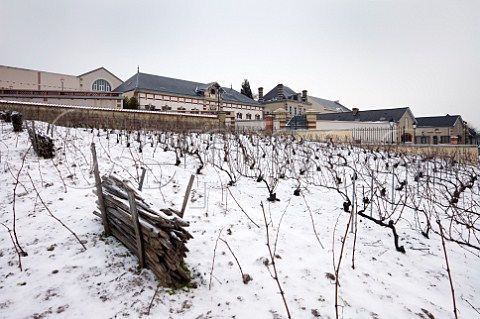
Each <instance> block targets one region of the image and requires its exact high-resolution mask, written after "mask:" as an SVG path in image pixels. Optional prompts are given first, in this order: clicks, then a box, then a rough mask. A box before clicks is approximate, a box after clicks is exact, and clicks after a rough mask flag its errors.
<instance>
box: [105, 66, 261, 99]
mask: <svg viewBox="0 0 480 319" xmlns="http://www.w3.org/2000/svg"><path fill="white" fill-rule="evenodd" d="M212 85H218V83H217V82H211V83H208V84H207V83H200V82H193V81H186V80H180V79H174V78H169V77H165V76H160V75H153V74H147V73H140V72H138V73H136V74H135V75H134V76H132V77H131V78H129V79H128V80H126V81H125V82H124V83H122V84H121V85H120V86H119V87H117V88H116V89H115V90H113V91H114V92H122V93H123V92H129V91H134V90H143V91H149V92H158V93H171V94H176V95H183V96H191V97H197V98H199V97H201V95H199V92H200V91H203V90H205V89H206V88H209V87H210V86H212ZM218 86H219V85H218ZM221 88H222V89H223V91H224V92H223V94H222V98H223V101H225V102H236V103H245V104H259V103H258V102H257V101H255V100H252V99H251V98H249V97H247V96H245V95H243V94H241V93H240V92H237V91H235V90H234V89H232V88H226V87H221Z"/></svg>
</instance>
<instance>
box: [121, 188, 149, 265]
mask: <svg viewBox="0 0 480 319" xmlns="http://www.w3.org/2000/svg"><path fill="white" fill-rule="evenodd" d="M125 189H126V190H127V193H128V204H129V206H130V214H132V224H133V229H134V230H135V238H136V241H137V256H138V261H139V263H140V268H145V255H144V250H143V239H142V230H141V229H140V222H139V220H138V211H137V204H136V203H135V192H134V191H133V190H132V189H131V188H130V187H128V185H125Z"/></svg>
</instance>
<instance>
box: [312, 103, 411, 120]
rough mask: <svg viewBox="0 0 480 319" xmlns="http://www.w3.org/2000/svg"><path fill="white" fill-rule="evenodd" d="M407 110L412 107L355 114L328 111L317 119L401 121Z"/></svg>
mask: <svg viewBox="0 0 480 319" xmlns="http://www.w3.org/2000/svg"><path fill="white" fill-rule="evenodd" d="M405 112H410V109H409V108H408V107H402V108H397V109H381V110H368V111H361V110H360V111H358V112H357V113H356V114H355V115H354V112H340V113H327V114H318V115H317V121H322V120H323V121H359V122H390V121H393V122H399V121H400V119H401V118H402V116H403V115H404V114H405ZM412 116H413V115H412Z"/></svg>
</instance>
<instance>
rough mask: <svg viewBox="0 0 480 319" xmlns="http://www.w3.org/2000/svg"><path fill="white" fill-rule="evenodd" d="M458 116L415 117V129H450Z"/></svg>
mask: <svg viewBox="0 0 480 319" xmlns="http://www.w3.org/2000/svg"><path fill="white" fill-rule="evenodd" d="M459 118H460V120H461V117H460V115H446V116H428V117H417V127H451V126H454V125H455V122H456V121H457V120H458V119H459Z"/></svg>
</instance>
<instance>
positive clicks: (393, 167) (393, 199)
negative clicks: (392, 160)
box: [392, 164, 395, 211]
mask: <svg viewBox="0 0 480 319" xmlns="http://www.w3.org/2000/svg"><path fill="white" fill-rule="evenodd" d="M394 202H395V165H393V164H392V211H393V208H394V205H395V204H394Z"/></svg>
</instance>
